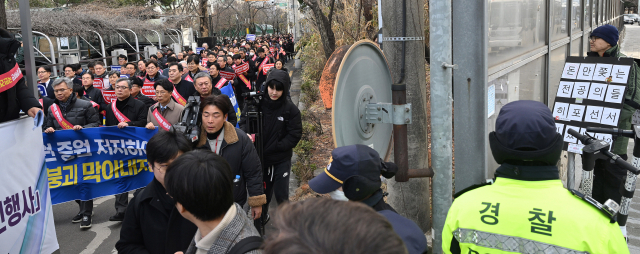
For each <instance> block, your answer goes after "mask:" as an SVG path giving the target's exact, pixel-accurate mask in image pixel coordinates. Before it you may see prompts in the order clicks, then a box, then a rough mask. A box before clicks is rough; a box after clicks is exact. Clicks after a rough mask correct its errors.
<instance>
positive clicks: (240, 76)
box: [231, 54, 254, 94]
mask: <svg viewBox="0 0 640 254" xmlns="http://www.w3.org/2000/svg"><path fill="white" fill-rule="evenodd" d="M242 59H243V58H242V56H241V55H240V54H237V55H233V61H234V65H233V66H231V67H232V68H233V70H234V72H235V74H236V80H235V81H234V82H233V87H234V90H235V91H236V93H237V94H243V93H246V92H249V91H251V89H252V88H253V86H252V85H251V81H250V80H251V78H252V77H253V76H254V74H253V73H251V72H250V67H249V63H245V62H243V61H242Z"/></svg>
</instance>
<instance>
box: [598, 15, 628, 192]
mask: <svg viewBox="0 0 640 254" xmlns="http://www.w3.org/2000/svg"><path fill="white" fill-rule="evenodd" d="M589 50H590V52H588V53H587V55H588V56H589V57H614V58H620V57H626V56H625V55H624V54H622V53H621V52H620V45H618V29H617V28H616V27H615V26H612V25H603V26H600V27H598V28H596V29H594V30H593V32H591V36H590V37H589ZM624 98H625V105H624V107H623V108H622V110H621V112H620V118H619V119H620V120H619V122H618V128H620V129H625V130H630V129H631V118H632V116H633V113H634V112H635V111H636V108H635V107H634V106H632V104H634V103H635V104H636V105H637V104H638V103H640V68H639V67H638V65H637V64H636V63H635V62H634V63H633V67H632V68H631V70H630V73H629V81H628V83H627V88H626V92H625V95H624ZM628 143H629V138H626V137H618V138H617V139H616V141H615V142H613V144H612V152H613V153H615V154H618V155H620V156H621V157H622V158H624V159H625V160H626V159H627V158H628V157H627V146H628ZM626 177H627V170H626V169H623V168H621V167H619V166H617V165H615V164H613V163H611V162H610V161H609V160H608V159H607V160H605V159H602V160H596V164H595V168H594V177H593V190H592V197H593V198H594V199H595V200H597V201H598V202H600V203H604V202H605V201H607V199H612V200H613V201H616V202H617V203H618V204H620V201H621V199H622V193H621V192H620V189H621V186H622V185H623V184H624V182H625V179H626Z"/></svg>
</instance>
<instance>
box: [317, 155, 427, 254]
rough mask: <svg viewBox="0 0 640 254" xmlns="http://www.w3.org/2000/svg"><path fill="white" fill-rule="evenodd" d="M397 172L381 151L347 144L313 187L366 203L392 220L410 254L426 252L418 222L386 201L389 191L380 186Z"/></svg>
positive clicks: (338, 197)
mask: <svg viewBox="0 0 640 254" xmlns="http://www.w3.org/2000/svg"><path fill="white" fill-rule="evenodd" d="M397 171H398V167H397V166H396V164H394V163H392V162H384V161H383V160H382V159H381V158H380V155H379V154H378V152H376V150H373V148H371V147H369V146H366V145H362V144H357V145H350V146H343V147H338V148H336V149H333V151H332V152H331V159H330V160H329V165H327V167H326V168H325V169H324V172H323V173H321V174H319V175H317V176H316V177H314V178H313V179H311V181H309V187H310V188H311V189H312V190H313V191H315V192H317V193H320V194H329V195H331V198H332V199H335V200H342V201H353V202H362V203H364V204H366V205H367V206H369V207H371V208H373V210H375V211H376V212H378V213H380V214H382V215H383V216H385V217H386V218H387V219H388V220H389V222H390V223H391V225H392V226H393V228H394V231H396V232H397V233H398V235H400V237H401V238H402V240H403V241H404V243H405V245H406V247H407V250H408V251H409V253H410V254H422V253H426V252H427V239H426V237H424V234H422V230H420V228H419V227H418V225H416V224H415V223H414V222H413V221H411V220H409V219H407V218H404V217H402V216H400V215H399V214H397V212H396V210H395V209H393V207H391V206H390V205H389V204H387V203H386V202H384V196H386V195H387V193H384V192H383V191H382V189H380V186H382V180H381V178H380V176H381V175H382V176H383V177H385V178H391V177H393V176H395V174H396V172H397ZM407 231H409V233H407ZM413 232H415V233H413ZM416 234H418V235H416Z"/></svg>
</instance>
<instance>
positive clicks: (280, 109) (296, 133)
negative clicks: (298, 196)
mask: <svg viewBox="0 0 640 254" xmlns="http://www.w3.org/2000/svg"><path fill="white" fill-rule="evenodd" d="M266 84H267V85H266V87H267V88H266V89H265V91H263V92H264V93H265V96H263V97H262V101H261V103H260V111H261V112H262V114H263V124H262V130H263V132H262V142H263V149H262V150H263V153H264V154H263V163H262V168H263V181H264V182H265V185H266V191H265V194H266V195H267V204H265V205H264V207H263V214H264V217H263V218H264V220H263V221H268V217H267V211H268V209H269V203H270V202H271V196H272V194H273V193H275V197H276V201H277V202H278V204H281V203H283V202H286V201H288V200H289V176H290V175H291V156H292V155H293V148H294V147H295V146H296V145H297V144H298V142H299V141H300V138H301V137H302V119H301V118H300V110H298V107H297V106H296V105H294V104H293V103H292V102H291V101H290V100H288V99H287V96H286V94H288V91H289V87H290V81H289V74H287V73H286V72H284V71H281V70H273V71H272V72H271V73H270V74H269V77H268V78H267V81H266ZM242 112H243V113H244V112H247V111H246V110H242ZM246 127H247V126H246V113H244V114H243V116H242V117H241V119H240V128H241V129H242V130H243V131H247V129H246Z"/></svg>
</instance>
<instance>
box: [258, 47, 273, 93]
mask: <svg viewBox="0 0 640 254" xmlns="http://www.w3.org/2000/svg"><path fill="white" fill-rule="evenodd" d="M257 54H258V58H256V60H255V61H254V66H255V68H254V69H255V71H256V72H258V75H257V78H256V87H258V89H259V88H260V87H261V86H262V83H263V82H264V81H265V80H266V79H267V75H264V73H263V72H262V67H263V64H262V62H263V61H264V59H265V58H269V60H267V61H266V62H265V63H264V64H272V63H275V61H274V60H273V58H271V57H269V56H268V55H267V52H265V50H264V48H258V51H257Z"/></svg>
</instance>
